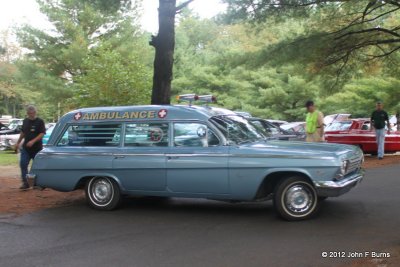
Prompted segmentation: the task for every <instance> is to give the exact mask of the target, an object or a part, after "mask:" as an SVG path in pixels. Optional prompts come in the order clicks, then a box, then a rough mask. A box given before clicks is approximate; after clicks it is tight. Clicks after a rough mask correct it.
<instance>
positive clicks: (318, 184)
mask: <svg viewBox="0 0 400 267" xmlns="http://www.w3.org/2000/svg"><path fill="white" fill-rule="evenodd" d="M363 177H364V170H362V169H360V170H359V171H357V172H356V173H354V174H352V175H351V176H348V177H346V178H344V179H343V180H340V181H314V185H315V189H316V190H317V194H318V196H320V197H337V196H340V195H343V194H345V193H347V192H349V191H350V190H351V189H352V188H353V187H355V186H356V185H357V184H359V183H360V182H361V180H362V179H363Z"/></svg>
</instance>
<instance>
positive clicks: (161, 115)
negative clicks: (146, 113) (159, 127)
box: [158, 109, 168, 119]
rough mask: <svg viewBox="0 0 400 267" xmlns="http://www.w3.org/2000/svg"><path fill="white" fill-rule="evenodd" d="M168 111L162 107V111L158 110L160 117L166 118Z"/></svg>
mask: <svg viewBox="0 0 400 267" xmlns="http://www.w3.org/2000/svg"><path fill="white" fill-rule="evenodd" d="M167 114H168V111H167V110H166V109H160V111H159V112H158V117H159V118H160V119H164V118H165V117H167Z"/></svg>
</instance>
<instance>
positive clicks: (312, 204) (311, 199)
mask: <svg viewBox="0 0 400 267" xmlns="http://www.w3.org/2000/svg"><path fill="white" fill-rule="evenodd" d="M274 206H275V210H276V211H277V213H278V214H279V215H280V216H281V217H282V218H283V219H285V220H288V221H299V220H305V219H309V218H311V217H312V216H313V215H314V214H315V213H316V212H317V210H318V206H319V201H318V196H317V192H316V191H315V188H314V186H313V184H312V183H311V182H309V181H308V180H307V179H305V178H303V177H300V176H292V177H288V178H286V179H284V180H283V181H282V182H281V183H280V184H279V185H278V186H277V187H276V189H275V193H274Z"/></svg>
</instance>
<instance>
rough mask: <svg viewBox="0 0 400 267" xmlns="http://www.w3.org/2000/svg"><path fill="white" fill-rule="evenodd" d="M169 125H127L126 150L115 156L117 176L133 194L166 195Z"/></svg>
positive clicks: (124, 138)
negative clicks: (154, 192)
mask: <svg viewBox="0 0 400 267" xmlns="http://www.w3.org/2000/svg"><path fill="white" fill-rule="evenodd" d="M168 145H169V124H168V123H167V122H150V123H143V122H137V123H127V124H125V131H124V136H123V148H122V149H120V150H119V151H118V152H117V153H116V154H115V155H114V162H113V168H114V173H115V174H116V176H117V177H118V178H119V179H120V181H121V183H122V185H123V187H124V188H125V189H126V190H130V191H165V189H166V153H167V152H168Z"/></svg>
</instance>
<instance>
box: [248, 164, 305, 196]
mask: <svg viewBox="0 0 400 267" xmlns="http://www.w3.org/2000/svg"><path fill="white" fill-rule="evenodd" d="M293 175H296V176H301V177H303V178H305V179H307V180H308V181H309V182H310V183H311V184H312V180H311V179H310V177H308V176H307V175H306V174H304V173H301V172H295V171H283V172H274V173H270V174H268V175H267V176H266V177H265V178H264V180H263V181H262V183H261V185H260V187H259V188H258V191H257V194H256V199H260V198H265V197H267V196H268V195H270V194H272V193H273V192H274V190H275V188H276V186H277V185H278V184H279V182H280V181H282V180H284V179H286V178H288V177H290V176H293Z"/></svg>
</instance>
